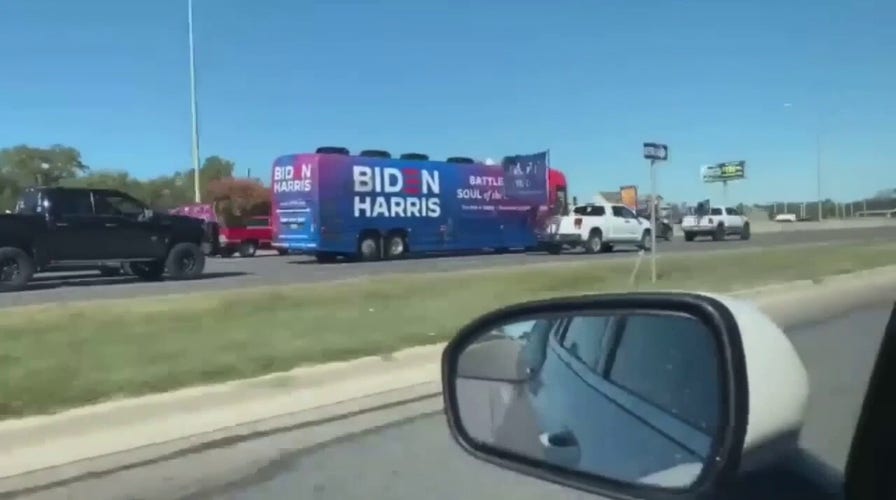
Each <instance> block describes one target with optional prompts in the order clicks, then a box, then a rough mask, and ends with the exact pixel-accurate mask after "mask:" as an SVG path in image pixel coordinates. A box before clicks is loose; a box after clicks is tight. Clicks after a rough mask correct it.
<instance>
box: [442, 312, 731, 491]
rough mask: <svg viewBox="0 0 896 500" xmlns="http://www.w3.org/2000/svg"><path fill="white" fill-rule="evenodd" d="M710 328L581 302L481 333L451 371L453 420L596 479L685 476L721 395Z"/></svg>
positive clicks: (702, 454) (715, 422)
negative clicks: (568, 311)
mask: <svg viewBox="0 0 896 500" xmlns="http://www.w3.org/2000/svg"><path fill="white" fill-rule="evenodd" d="M715 343H716V339H715V337H714V335H713V334H712V332H711V331H710V330H709V328H707V327H706V326H705V325H704V324H703V323H702V322H700V321H699V320H697V319H696V318H693V317H691V316H687V315H683V314H678V313H670V312H656V313H653V312H643V311H638V312H634V311H620V312H618V313H617V312H614V313H608V312H600V313H594V314H590V313H587V312H583V313H576V314H573V315H554V316H545V317H540V318H531V319H528V320H526V321H520V322H518V323H514V324H508V325H503V326H501V327H499V328H496V329H494V330H491V331H486V332H482V333H481V335H480V336H479V337H477V338H476V339H475V340H474V341H473V342H472V343H471V344H469V345H468V346H467V347H466V348H465V349H464V350H463V352H461V354H460V356H459V359H458V365H457V370H456V372H455V373H456V377H457V378H456V381H455V388H456V397H457V403H458V411H459V414H460V415H459V416H460V419H459V420H460V425H461V426H462V427H463V428H464V430H465V431H466V433H467V434H468V435H470V437H472V438H473V439H474V440H476V441H478V442H481V443H483V444H486V445H489V446H491V447H493V448H497V449H501V450H503V451H507V452H511V453H514V454H517V455H523V456H526V457H528V458H531V459H535V460H539V461H542V462H548V463H550V464H552V465H555V466H558V467H563V468H566V469H572V470H576V471H579V472H583V473H587V474H591V475H596V476H602V477H604V478H609V479H614V480H618V481H625V482H630V483H641V484H650V485H654V486H659V487H666V488H687V487H688V486H691V485H692V484H693V483H694V482H695V481H696V479H697V477H698V476H699V474H700V472H701V471H702V470H703V467H704V465H705V464H707V463H709V461H710V460H711V458H710V457H711V454H712V452H713V450H712V446H713V442H714V439H715V437H716V434H717V433H718V432H719V431H720V430H721V429H722V426H721V425H720V414H719V412H720V408H721V407H722V405H721V401H722V398H723V394H722V389H721V387H722V384H721V383H720V380H719V377H720V375H719V373H720V370H719V364H720V363H719V359H718V354H717V352H718V351H717V349H716V344H715Z"/></svg>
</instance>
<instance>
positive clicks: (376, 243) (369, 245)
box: [358, 234, 381, 262]
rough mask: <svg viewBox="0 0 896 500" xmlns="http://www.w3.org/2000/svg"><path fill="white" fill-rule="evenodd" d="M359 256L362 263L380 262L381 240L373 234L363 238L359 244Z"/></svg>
mask: <svg viewBox="0 0 896 500" xmlns="http://www.w3.org/2000/svg"><path fill="white" fill-rule="evenodd" d="M358 255H359V256H360V257H361V260H362V261H365V262H370V261H374V260H380V255H381V254H380V239H379V237H377V236H374V235H372V234H366V235H363V236H361V241H359V242H358Z"/></svg>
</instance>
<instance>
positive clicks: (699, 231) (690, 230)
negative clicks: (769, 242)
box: [681, 207, 750, 241]
mask: <svg viewBox="0 0 896 500" xmlns="http://www.w3.org/2000/svg"><path fill="white" fill-rule="evenodd" d="M681 231H682V232H683V233H684V239H685V240H686V241H693V240H694V238H696V237H698V236H710V237H712V239H714V240H721V239H724V238H725V237H727V236H728V235H732V234H734V235H738V236H740V238H741V239H742V240H746V239H749V238H750V220H749V219H748V218H747V217H746V216H744V215H742V214H741V213H740V212H738V211H737V209H735V208H731V207H712V208H710V209H709V211H708V212H707V214H706V215H686V216H685V217H684V218H682V220H681Z"/></svg>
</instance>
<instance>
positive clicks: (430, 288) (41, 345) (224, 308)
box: [0, 244, 896, 418]
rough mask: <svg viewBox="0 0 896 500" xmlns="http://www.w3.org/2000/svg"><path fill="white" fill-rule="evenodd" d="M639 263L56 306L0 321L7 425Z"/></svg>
mask: <svg viewBox="0 0 896 500" xmlns="http://www.w3.org/2000/svg"><path fill="white" fill-rule="evenodd" d="M894 250H896V245H894V244H887V245H877V246H867V247H850V246H828V247H811V248H810V247H807V248H806V249H805V253H804V252H795V251H794V250H793V249H781V250H765V251H763V252H761V253H760V252H726V253H717V254H705V255H703V256H702V257H694V256H668V257H662V258H661V259H660V260H659V279H660V281H659V283H658V284H657V286H653V285H651V284H650V283H649V262H648V261H647V259H645V260H644V262H643V264H642V266H641V271H640V273H639V281H638V283H637V285H636V287H639V288H641V289H650V288H666V289H669V288H676V289H703V290H716V291H727V290H734V289H739V288H746V287H751V286H759V285H764V284H769V283H775V282H784V281H790V280H797V279H817V278H819V277H822V276H827V275H832V274H841V273H848V272H852V271H856V270H861V269H868V268H873V267H879V266H885V265H889V264H892V263H893V255H894ZM632 268H633V264H632V261H630V260H615V259H614V260H607V259H602V258H601V257H600V256H596V257H595V258H594V259H593V260H581V259H576V261H575V262H570V263H561V264H545V265H528V266H524V267H515V268H510V269H507V268H505V269H493V270H485V271H482V270H480V271H466V272H454V273H450V274H449V273H444V274H416V275H393V276H378V277H375V278H368V279H361V280H357V281H347V282H339V283H331V284H313V285H291V286H280V287H266V288H253V289H245V290H240V291H230V292H222V293H214V294H210V293H206V294H194V295H182V296H169V297H155V298H136V299H128V300H114V301H97V302H88V303H81V304H47V305H41V306H26V307H16V308H9V309H3V310H2V314H0V367H2V372H0V377H2V383H0V418H10V417H15V416H21V415H30V414H37V413H46V412H52V411H56V410H60V409H64V408H69V407H73V406H79V405H84V404H89V403H94V402H98V401H102V400H108V399H112V398H116V397H122V396H133V395H139V394H146V393H152V392H161V391H166V390H171V389H176V388H181V387H185V386H189V385H196V384H203V383H212V382H220V381H224V380H232V379H239V378H246V377H252V376H258V375H262V374H266V373H271V372H276V371H283V370H288V369H291V368H294V367H295V366H298V365H301V364H310V363H320V362H325V361H334V360H342V359H349V358H354V357H360V356H365V355H372V354H383V353H389V352H393V351H395V350H398V349H401V348H404V347H408V346H413V345H420V344H427V343H433V342H437V341H442V340H446V339H448V338H449V337H451V335H452V334H453V333H454V332H455V331H456V330H457V328H458V327H460V326H461V325H462V324H463V323H465V322H467V321H468V320H470V319H472V318H473V317H474V316H476V315H478V314H480V313H483V312H486V311H488V310H490V309H493V308H495V307H498V306H501V305H505V304H509V303H513V302H517V301H521V300H526V299H535V298H544V297H549V296H556V295H563V294H577V293H583V292H597V291H611V290H624V289H629V288H630V286H629V276H630V274H631V271H632Z"/></svg>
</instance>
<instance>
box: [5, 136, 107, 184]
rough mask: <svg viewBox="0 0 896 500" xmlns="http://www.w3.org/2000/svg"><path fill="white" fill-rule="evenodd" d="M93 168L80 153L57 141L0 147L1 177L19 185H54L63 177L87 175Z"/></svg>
mask: <svg viewBox="0 0 896 500" xmlns="http://www.w3.org/2000/svg"><path fill="white" fill-rule="evenodd" d="M89 170H90V167H88V166H87V165H85V164H84V163H83V162H82V161H81V152H80V151H78V150H77V149H75V148H72V147H69V146H63V145H60V144H54V145H52V146H50V147H49V148H34V147H30V146H26V145H24V144H21V145H18V146H14V147H11V148H6V149H2V150H0V176H2V177H3V179H4V180H6V181H8V182H12V183H15V184H16V185H17V186H19V187H20V188H21V187H25V186H29V185H38V186H55V185H57V184H58V183H59V181H61V180H62V179H71V178H74V177H76V176H78V175H81V174H84V173H86V172H88V171H89Z"/></svg>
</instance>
